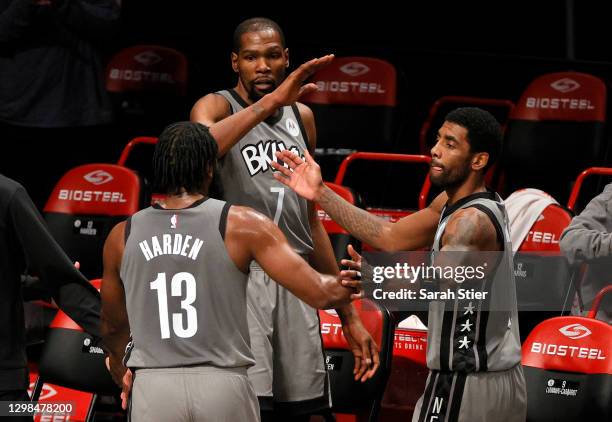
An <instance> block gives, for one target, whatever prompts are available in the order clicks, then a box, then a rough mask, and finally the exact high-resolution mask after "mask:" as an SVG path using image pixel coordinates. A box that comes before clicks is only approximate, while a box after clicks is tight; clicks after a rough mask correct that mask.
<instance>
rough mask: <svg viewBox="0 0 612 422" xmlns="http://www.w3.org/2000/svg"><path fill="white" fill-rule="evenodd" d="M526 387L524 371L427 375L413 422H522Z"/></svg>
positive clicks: (524, 410)
mask: <svg viewBox="0 0 612 422" xmlns="http://www.w3.org/2000/svg"><path fill="white" fill-rule="evenodd" d="M526 418H527V387H526V385H525V377H524V375H523V367H522V366H521V365H520V364H518V365H516V366H515V367H514V368H511V369H508V370H507V371H498V372H476V373H471V374H462V373H458V372H442V371H430V372H429V376H428V377H427V384H426V385H425V393H424V394H423V395H422V396H421V398H420V399H419V401H418V402H417V404H416V407H415V409H414V413H413V415H412V422H422V421H427V422H429V421H432V420H434V421H437V422H490V421H495V422H525V419H526Z"/></svg>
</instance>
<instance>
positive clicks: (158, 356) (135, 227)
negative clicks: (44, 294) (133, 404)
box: [120, 198, 254, 368]
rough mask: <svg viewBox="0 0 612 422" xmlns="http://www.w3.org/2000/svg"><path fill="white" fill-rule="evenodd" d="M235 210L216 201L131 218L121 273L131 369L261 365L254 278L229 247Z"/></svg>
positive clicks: (149, 211) (146, 211) (152, 209)
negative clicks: (230, 215) (255, 349)
mask: <svg viewBox="0 0 612 422" xmlns="http://www.w3.org/2000/svg"><path fill="white" fill-rule="evenodd" d="M228 209H229V204H226V203H225V202H223V201H218V200H216V199H212V198H209V199H206V200H200V201H196V202H195V203H194V204H193V205H191V206H190V207H188V208H185V209H163V208H161V207H159V206H154V207H149V208H146V209H144V210H142V211H139V212H138V213H136V214H134V215H133V216H132V217H131V224H129V225H128V226H126V244H125V251H124V253H123V260H122V263H121V270H120V275H121V279H122V280H123V285H124V288H125V297H126V306H127V311H128V318H129V322H130V329H131V332H132V345H131V350H129V351H128V356H126V362H127V366H128V367H134V368H163V367H176V366H187V365H213V366H217V367H224V368H228V367H246V366H250V365H252V364H254V359H253V357H252V354H251V350H250V347H249V330H248V326H247V316H246V309H247V307H246V282H247V274H244V273H243V272H242V271H240V270H239V269H238V267H236V265H235V264H234V262H233V261H232V260H231V258H230V257H229V255H228V253H227V249H226V248H225V243H224V240H223V236H224V234H225V223H226V220H227V212H228ZM128 227H129V232H128V231H127V230H128Z"/></svg>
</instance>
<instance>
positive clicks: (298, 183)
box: [270, 150, 325, 201]
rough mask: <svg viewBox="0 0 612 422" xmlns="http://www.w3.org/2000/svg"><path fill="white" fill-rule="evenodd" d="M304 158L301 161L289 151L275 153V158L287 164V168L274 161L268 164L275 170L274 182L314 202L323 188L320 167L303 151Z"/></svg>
mask: <svg viewBox="0 0 612 422" xmlns="http://www.w3.org/2000/svg"><path fill="white" fill-rule="evenodd" d="M304 156H305V158H306V160H302V159H301V158H300V157H299V156H298V155H297V154H295V153H293V152H291V151H288V150H284V151H279V152H277V153H276V157H277V158H278V159H280V160H281V161H283V162H284V163H285V164H287V165H288V166H289V168H286V167H285V166H283V165H281V164H279V163H277V162H276V161H272V162H271V163H270V164H271V165H272V167H274V169H275V170H277V172H275V173H274V178H275V179H276V180H278V181H279V182H281V183H283V184H284V185H286V186H288V187H289V188H291V189H293V190H294V191H295V192H296V193H297V194H298V195H300V196H302V197H304V198H306V199H308V200H309V201H316V200H317V199H318V198H319V196H320V191H321V189H323V188H324V186H325V185H324V184H323V179H322V177H321V167H319V165H318V164H317V163H316V162H315V160H314V159H313V158H312V156H311V155H310V154H309V153H308V151H307V150H304Z"/></svg>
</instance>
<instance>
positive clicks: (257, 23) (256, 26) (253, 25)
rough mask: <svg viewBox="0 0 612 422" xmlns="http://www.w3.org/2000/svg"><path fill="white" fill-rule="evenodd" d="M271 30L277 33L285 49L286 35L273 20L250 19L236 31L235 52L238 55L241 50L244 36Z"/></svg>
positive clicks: (243, 22)
mask: <svg viewBox="0 0 612 422" xmlns="http://www.w3.org/2000/svg"><path fill="white" fill-rule="evenodd" d="M268 29H271V30H273V31H274V32H276V33H277V34H278V35H279V37H280V40H281V46H282V47H283V48H285V34H284V33H283V30H282V29H281V27H280V26H279V25H278V24H277V23H276V22H274V21H273V20H272V19H268V18H250V19H247V20H245V21H242V22H241V23H240V24H239V25H238V26H237V27H236V29H235V30H234V39H233V41H234V45H233V52H234V53H236V54H238V52H239V51H240V48H241V47H242V44H241V43H242V35H243V34H246V33H247V32H259V31H265V30H268Z"/></svg>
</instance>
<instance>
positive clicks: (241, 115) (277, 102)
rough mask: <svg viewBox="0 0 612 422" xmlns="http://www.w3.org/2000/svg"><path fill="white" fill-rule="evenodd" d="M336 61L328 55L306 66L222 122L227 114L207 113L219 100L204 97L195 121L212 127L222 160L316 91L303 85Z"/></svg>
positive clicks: (315, 87)
mask: <svg viewBox="0 0 612 422" xmlns="http://www.w3.org/2000/svg"><path fill="white" fill-rule="evenodd" d="M333 59H334V56H333V55H327V56H323V57H320V58H316V59H312V60H310V61H308V62H306V63H304V64H302V65H301V66H300V67H298V68H297V69H296V70H294V71H293V72H291V74H290V75H289V76H287V78H285V80H284V81H283V83H281V84H280V85H279V86H278V88H276V89H275V90H274V91H272V92H271V93H269V94H266V95H264V97H263V98H262V99H260V100H259V101H257V102H256V103H253V104H251V105H250V106H248V107H247V108H245V109H243V110H241V111H239V112H238V113H235V114H232V115H231V116H228V117H225V118H222V119H219V116H222V115H223V112H222V110H221V109H220V108H215V109H214V110H211V111H207V110H206V108H207V106H208V105H211V104H212V102H213V101H219V100H218V99H217V100H212V99H211V100H205V98H206V97H204V99H202V100H200V101H198V102H197V103H196V104H195V106H194V108H193V109H192V111H191V120H192V121H196V122H199V123H202V124H204V125H207V126H210V127H209V129H210V133H211V134H212V136H213V137H214V138H215V140H216V141H217V144H218V145H219V157H221V156H223V155H225V153H227V151H229V150H230V148H231V147H232V146H234V144H235V143H236V142H238V140H240V139H241V138H242V137H243V136H244V135H246V134H247V133H248V132H249V131H250V130H251V129H253V128H254V127H255V126H256V125H258V124H259V123H261V122H263V121H264V120H265V119H267V118H268V117H270V116H271V115H272V114H274V113H275V112H276V110H278V109H279V108H280V107H282V106H285V105H290V104H293V103H295V102H296V101H297V100H298V99H299V98H300V97H301V96H302V95H304V94H307V93H309V92H312V91H316V89H317V86H316V85H315V84H313V83H309V84H306V85H303V83H304V82H305V81H306V79H308V78H309V77H310V76H312V74H314V73H315V72H316V71H317V70H319V69H322V68H323V67H325V66H327V65H328V64H329V63H331V61H332V60H333ZM207 97H208V96H207ZM217 107H219V106H217ZM221 107H223V106H221ZM225 110H226V113H227V105H226V106H225Z"/></svg>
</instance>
